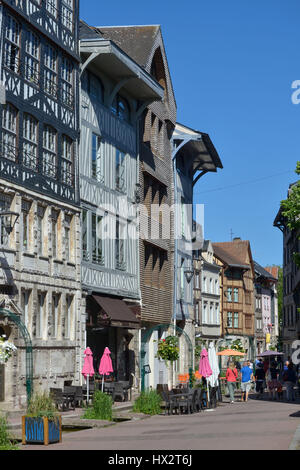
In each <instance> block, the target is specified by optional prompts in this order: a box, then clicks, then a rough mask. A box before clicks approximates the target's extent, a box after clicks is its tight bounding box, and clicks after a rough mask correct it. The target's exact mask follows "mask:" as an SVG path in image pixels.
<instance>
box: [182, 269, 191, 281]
mask: <svg viewBox="0 0 300 470" xmlns="http://www.w3.org/2000/svg"><path fill="white" fill-rule="evenodd" d="M183 272H184V275H185V278H186V280H187V283H188V284H189V283H190V282H191V280H192V278H193V276H194V270H193V269H185V270H184V271H183Z"/></svg>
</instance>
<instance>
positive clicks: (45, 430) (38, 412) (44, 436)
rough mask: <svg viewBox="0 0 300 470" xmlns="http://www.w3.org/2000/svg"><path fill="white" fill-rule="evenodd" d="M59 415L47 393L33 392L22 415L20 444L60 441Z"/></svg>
mask: <svg viewBox="0 0 300 470" xmlns="http://www.w3.org/2000/svg"><path fill="white" fill-rule="evenodd" d="M61 439H62V430H61V416H60V415H59V413H58V412H57V410H56V406H55V403H54V401H53V399H52V397H51V396H50V395H49V393H46V392H41V393H38V392H37V393H35V394H34V395H33V396H32V397H31V399H30V401H29V404H28V407H27V412H26V415H25V416H22V444H45V445H48V444H53V443H55V442H61Z"/></svg>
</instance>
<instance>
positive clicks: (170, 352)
mask: <svg viewBox="0 0 300 470" xmlns="http://www.w3.org/2000/svg"><path fill="white" fill-rule="evenodd" d="M178 343H179V340H178V338H177V336H167V337H166V339H160V340H158V348H157V354H156V357H158V358H159V359H163V360H164V361H176V360H177V359H178V358H179V346H178Z"/></svg>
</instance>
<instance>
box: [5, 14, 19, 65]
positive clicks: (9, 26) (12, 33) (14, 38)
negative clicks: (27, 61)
mask: <svg viewBox="0 0 300 470" xmlns="http://www.w3.org/2000/svg"><path fill="white" fill-rule="evenodd" d="M20 31H21V28H20V24H19V23H18V22H17V21H16V20H15V19H14V18H13V17H12V16H7V17H6V24H5V33H4V36H5V37H4V65H5V66H6V67H8V68H9V69H10V70H12V71H13V72H15V73H19V71H20V68H19V66H20Z"/></svg>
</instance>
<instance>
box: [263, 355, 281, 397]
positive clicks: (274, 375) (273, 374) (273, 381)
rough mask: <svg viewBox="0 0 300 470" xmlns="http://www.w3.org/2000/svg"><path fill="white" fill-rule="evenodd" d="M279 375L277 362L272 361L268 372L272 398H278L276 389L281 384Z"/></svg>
mask: <svg viewBox="0 0 300 470" xmlns="http://www.w3.org/2000/svg"><path fill="white" fill-rule="evenodd" d="M278 375H279V371H278V369H277V368H276V363H275V362H271V366H270V368H269V369H268V370H267V374H266V377H267V385H268V391H269V397H270V400H272V399H273V400H276V389H277V388H278V386H279V382H278Z"/></svg>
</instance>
